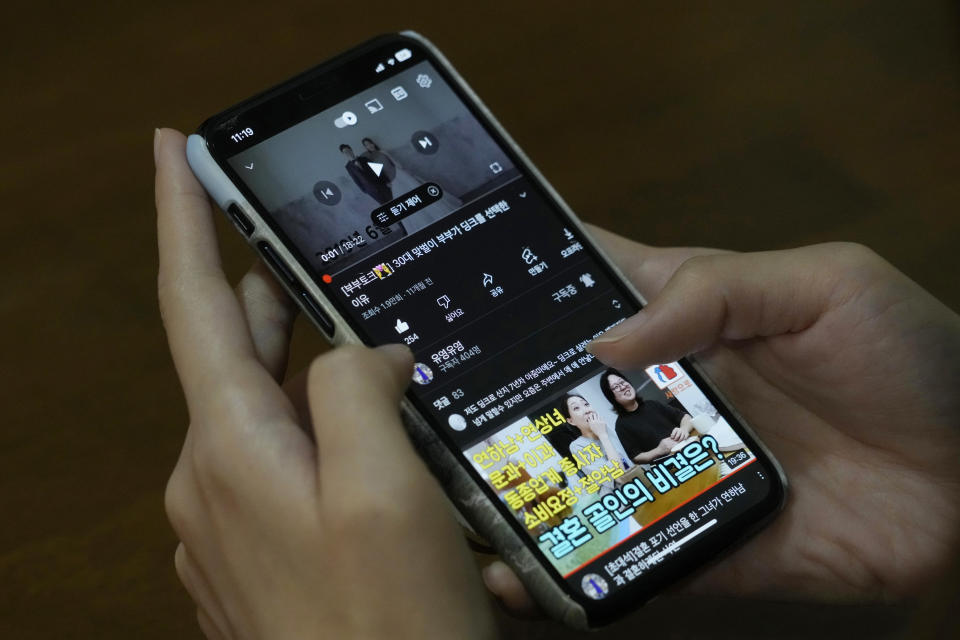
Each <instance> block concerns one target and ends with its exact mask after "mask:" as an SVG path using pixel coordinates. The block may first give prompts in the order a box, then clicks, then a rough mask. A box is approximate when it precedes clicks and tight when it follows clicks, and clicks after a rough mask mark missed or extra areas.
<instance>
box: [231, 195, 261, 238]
mask: <svg viewBox="0 0 960 640" xmlns="http://www.w3.org/2000/svg"><path fill="white" fill-rule="evenodd" d="M227 215H228V216H230V219H231V220H233V224H235V225H236V226H237V229H240V232H241V233H242V234H243V235H245V236H247V237H248V238H249V237H250V236H251V235H253V230H254V224H253V223H252V222H250V218H248V217H247V214H245V213H244V212H243V211H242V210H241V209H240V205H238V204H237V203H236V202H231V203H230V206H229V207H227Z"/></svg>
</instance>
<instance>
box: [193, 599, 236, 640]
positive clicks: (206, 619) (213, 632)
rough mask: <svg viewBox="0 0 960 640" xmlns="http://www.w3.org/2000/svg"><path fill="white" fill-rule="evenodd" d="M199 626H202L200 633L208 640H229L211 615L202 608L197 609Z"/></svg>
mask: <svg viewBox="0 0 960 640" xmlns="http://www.w3.org/2000/svg"><path fill="white" fill-rule="evenodd" d="M197 624H198V625H200V631H201V632H202V633H203V635H204V636H206V638H207V640H227V637H228V636H227V635H226V634H224V633H223V631H222V630H221V629H220V627H218V626H217V623H216V622H214V621H213V618H211V617H210V614H209V613H207V611H206V610H205V609H203V608H202V607H198V608H197Z"/></svg>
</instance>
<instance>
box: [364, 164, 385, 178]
mask: <svg viewBox="0 0 960 640" xmlns="http://www.w3.org/2000/svg"><path fill="white" fill-rule="evenodd" d="M367 165H369V167H370V170H371V171H373V173H374V174H376V176H377V177H378V178H379V177H380V173H381V172H382V171H383V164H381V163H380V162H368V163H367Z"/></svg>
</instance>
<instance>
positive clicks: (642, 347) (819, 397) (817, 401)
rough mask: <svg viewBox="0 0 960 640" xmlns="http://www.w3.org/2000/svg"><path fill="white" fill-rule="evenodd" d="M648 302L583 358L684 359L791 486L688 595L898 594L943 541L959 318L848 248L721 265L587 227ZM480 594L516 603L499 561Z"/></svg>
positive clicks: (955, 511)
mask: <svg viewBox="0 0 960 640" xmlns="http://www.w3.org/2000/svg"><path fill="white" fill-rule="evenodd" d="M595 234H596V237H597V238H598V240H599V241H600V242H601V244H603V245H605V248H606V249H607V250H608V251H609V252H610V253H611V254H612V255H613V256H614V259H615V260H616V261H617V262H618V263H619V264H620V266H621V268H623V270H624V271H625V273H627V274H628V275H629V276H630V277H631V278H632V279H633V281H634V283H635V284H636V285H637V287H638V288H639V289H640V291H641V293H643V294H644V296H645V297H646V298H647V299H648V300H649V301H650V304H649V306H648V307H646V309H644V310H643V311H641V312H640V313H639V314H638V315H636V316H634V317H632V318H630V319H628V320H627V321H625V322H624V323H622V324H621V325H620V326H618V327H616V328H614V329H613V330H611V331H610V332H608V333H607V334H605V335H604V336H602V337H601V338H600V339H599V340H597V341H595V342H594V343H593V344H592V345H591V346H590V349H591V351H592V352H593V353H594V354H595V355H596V356H597V357H598V358H600V359H601V360H602V361H603V362H605V363H607V364H609V365H611V366H615V367H617V368H620V369H627V368H631V367H639V366H645V365H650V364H653V363H658V362H671V361H673V360H676V359H677V358H678V357H681V356H684V355H686V354H689V353H693V352H700V355H699V356H698V360H699V362H700V363H701V364H702V365H703V366H704V367H705V368H706V370H707V371H708V373H709V374H710V376H711V378H712V379H713V380H715V381H716V383H717V384H718V385H719V386H720V387H721V389H723V391H724V392H725V393H726V395H727V396H728V397H729V398H730V400H731V401H732V402H733V404H734V405H735V406H736V407H737V408H738V409H739V410H740V412H741V413H742V414H743V415H744V416H745V417H746V419H747V420H748V421H749V422H750V423H751V424H752V425H753V426H754V427H755V429H756V430H757V433H758V435H759V436H760V438H761V439H762V440H763V441H764V442H765V443H766V444H767V445H768V446H769V447H770V449H771V450H772V451H773V453H774V455H775V456H776V457H777V458H778V459H779V460H780V461H781V463H782V464H783V466H784V468H785V470H786V473H787V476H788V478H789V479H790V482H791V495H790V497H789V501H788V503H787V507H786V510H785V511H784V513H783V514H781V515H780V517H779V518H778V519H777V520H776V521H775V522H774V523H773V524H772V525H771V526H770V527H768V528H767V529H765V530H764V531H763V532H761V533H760V534H758V535H757V537H756V538H754V539H753V540H751V541H749V542H748V543H747V544H746V545H744V546H743V547H742V548H741V549H739V550H738V551H737V552H735V553H734V554H732V555H731V556H729V557H727V558H725V559H724V560H722V561H721V562H719V563H718V564H716V565H714V566H712V567H710V568H709V569H707V570H705V571H704V572H703V573H702V574H700V575H699V576H698V577H697V578H696V579H694V580H693V581H692V582H691V583H689V584H688V585H687V587H686V588H687V589H688V590H694V591H698V592H703V591H710V592H714V593H723V594H726V595H737V594H740V595H771V594H781V595H787V596H793V597H796V596H801V597H810V598H817V599H824V598H825V599H835V598H844V599H849V598H853V599H868V598H902V597H905V596H908V595H911V594H913V593H914V592H915V590H916V589H918V588H923V587H924V586H927V585H930V584H932V583H933V582H934V581H935V579H936V578H937V577H938V575H939V573H940V572H941V571H943V569H944V567H946V566H949V564H950V560H951V559H952V557H953V553H954V550H955V549H956V546H955V545H956V543H957V538H958V528H960V525H958V523H960V506H958V502H960V500H958V498H960V473H958V469H960V465H958V462H957V461H958V458H960V431H958V429H957V427H958V421H960V418H958V416H960V393H958V389H960V365H958V363H960V318H958V316H957V315H956V314H955V313H953V312H952V311H950V310H949V309H948V308H946V307H945V306H944V305H943V304H942V303H940V302H939V301H938V300H936V299H935V298H933V297H932V296H930V295H929V294H928V293H927V292H925V291H924V290H923V289H921V288H920V287H918V286H917V285H916V284H915V283H913V282H912V281H910V280H909V279H908V278H906V277H905V276H904V275H903V274H902V273H900V272H898V271H897V270H896V269H894V268H893V267H892V266H891V265H889V264H888V263H887V262H885V261H884V260H883V259H881V258H880V257H878V256H877V255H876V254H874V253H873V252H871V251H869V250H868V249H866V248H864V247H860V246H857V245H849V244H839V243H834V244H824V245H817V246H813V247H806V248H802V249H794V250H789V251H774V252H764V253H755V254H731V253H721V252H715V251H710V250H703V249H655V248H652V247H646V246H644V245H640V244H637V243H634V242H631V241H629V240H627V239H625V238H621V237H619V236H615V235H613V234H610V233H607V232H603V231H601V230H599V229H597V230H595ZM489 573H490V574H492V575H494V576H495V577H496V580H491V579H489V578H488V581H487V582H488V585H490V587H491V589H492V590H493V591H495V592H496V593H497V594H498V595H500V596H501V597H502V598H503V599H504V601H505V602H507V603H508V604H510V605H511V606H513V607H515V608H523V607H526V606H529V600H528V599H527V598H526V596H525V594H524V592H523V590H522V587H521V586H520V585H519V582H517V581H516V580H515V578H513V576H512V575H511V574H510V573H509V571H507V570H506V568H505V567H503V566H497V567H495V568H493V569H490V570H489Z"/></svg>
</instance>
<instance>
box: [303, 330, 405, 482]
mask: <svg viewBox="0 0 960 640" xmlns="http://www.w3.org/2000/svg"><path fill="white" fill-rule="evenodd" d="M412 369H413V356H412V354H411V353H410V350H409V349H408V348H407V347H405V346H403V345H386V346H382V347H378V348H376V349H369V348H366V347H360V346H352V345H351V346H343V347H339V348H337V349H334V350H333V351H331V352H329V353H327V354H325V355H323V356H321V357H319V358H317V359H316V360H314V362H313V364H311V365H310V372H309V375H308V379H307V402H308V404H309V407H310V419H311V423H312V424H313V429H314V434H315V436H316V442H317V455H318V457H319V461H318V467H319V469H318V471H319V474H320V480H321V486H323V478H324V477H325V476H330V478H331V479H334V478H336V479H337V482H336V484H337V485H340V484H342V483H343V479H344V478H347V477H355V476H356V475H357V474H358V473H359V474H362V475H363V476H364V477H365V482H367V483H376V482H377V478H384V479H385V480H386V481H388V482H389V481H395V480H396V477H397V476H393V478H392V479H391V476H392V475H393V474H392V473H391V472H393V471H400V472H402V471H405V470H407V469H409V465H410V463H411V461H412V460H416V454H415V453H414V451H413V448H412V447H411V445H410V441H409V439H408V438H407V435H406V432H405V431H404V430H403V427H402V425H401V422H400V400H401V398H402V397H403V393H404V391H405V390H406V388H407V386H408V385H409V384H410V380H411V371H412ZM370 470H376V473H366V471H370Z"/></svg>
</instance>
